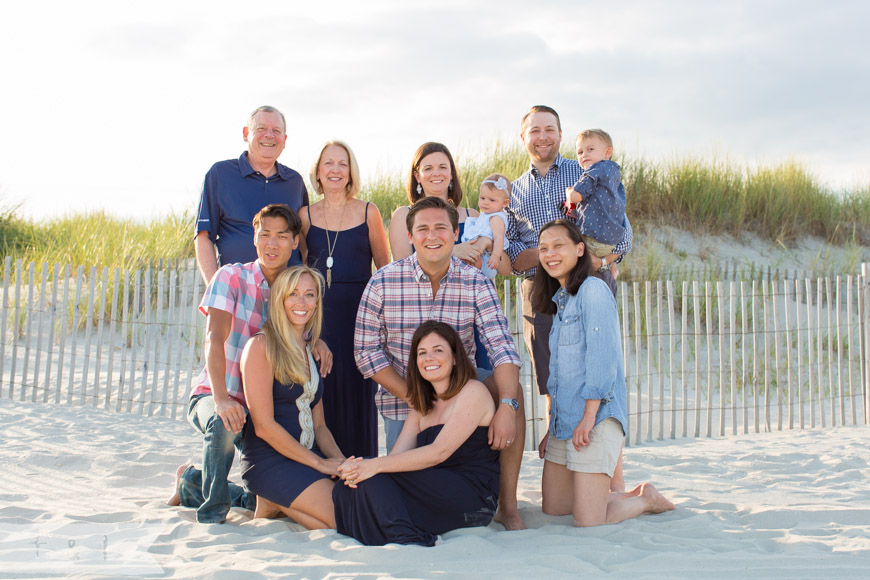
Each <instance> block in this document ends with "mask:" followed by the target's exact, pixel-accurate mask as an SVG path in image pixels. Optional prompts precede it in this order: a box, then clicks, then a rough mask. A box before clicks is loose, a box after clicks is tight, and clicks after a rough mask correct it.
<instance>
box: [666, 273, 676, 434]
mask: <svg viewBox="0 0 870 580" xmlns="http://www.w3.org/2000/svg"><path fill="white" fill-rule="evenodd" d="M666 288H667V291H668V388H669V389H670V391H671V439H676V438H677V388H676V382H675V381H674V283H673V282H672V281H670V280H668V281H667V283H666Z"/></svg>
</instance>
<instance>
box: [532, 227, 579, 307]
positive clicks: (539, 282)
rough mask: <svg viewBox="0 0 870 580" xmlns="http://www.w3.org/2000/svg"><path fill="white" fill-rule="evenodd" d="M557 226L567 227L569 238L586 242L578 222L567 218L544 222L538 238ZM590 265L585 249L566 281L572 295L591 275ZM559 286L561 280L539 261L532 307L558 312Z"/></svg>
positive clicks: (566, 286) (576, 241) (566, 287)
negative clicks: (555, 298) (554, 299)
mask: <svg viewBox="0 0 870 580" xmlns="http://www.w3.org/2000/svg"><path fill="white" fill-rule="evenodd" d="M555 227H562V228H565V230H566V231H567V232H568V238H569V239H570V240H571V241H572V242H573V243H575V244H579V243H580V242H584V240H583V235H582V234H581V233H580V228H578V227H577V224H575V223H574V222H573V221H570V220H565V219H558V220H553V221H551V222H548V223H546V224H544V227H542V228H541V231H540V232H538V238H539V239H540V237H541V234H543V233H544V232H545V231H547V230H549V229H550V228H555ZM584 244H585V242H584ZM590 267H591V260H590V258H589V252H588V251H584V252H583V255H582V256H580V257H579V258H577V264H576V265H575V266H574V269H573V270H571V273H570V274H568V280H567V281H566V283H565V289H566V290H567V291H568V294H570V295H572V296H574V295H575V294H577V290H579V289H580V285H581V284H582V283H583V282H585V281H586V278H587V277H588V276H589V269H590ZM559 286H560V284H559V281H558V280H556V279H555V278H553V277H552V276H550V275H549V274H548V273H547V271H546V270H544V267H543V266H542V265H541V264H540V263H539V264H538V270H537V272H535V280H534V287H533V289H532V308H534V309H535V312H540V313H542V314H556V303H555V302H553V295H554V294H556V290H558V289H559Z"/></svg>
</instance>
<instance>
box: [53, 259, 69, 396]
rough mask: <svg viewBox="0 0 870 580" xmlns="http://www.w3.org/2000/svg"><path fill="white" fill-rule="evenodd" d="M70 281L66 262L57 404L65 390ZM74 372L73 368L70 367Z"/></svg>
mask: <svg viewBox="0 0 870 580" xmlns="http://www.w3.org/2000/svg"><path fill="white" fill-rule="evenodd" d="M69 283H70V266H69V264H66V265H65V266H64V267H63V301H62V302H61V304H60V322H59V325H60V329H61V333H60V344H59V345H58V346H57V384H56V385H55V390H54V402H55V404H57V403H59V402H60V397H61V391H62V390H63V370H64V364H63V361H64V348H65V347H66V335H67V333H66V332H64V330H65V329H66V319H67V312H68V311H67V308H68V307H69ZM70 373H72V369H70Z"/></svg>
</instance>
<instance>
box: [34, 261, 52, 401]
mask: <svg viewBox="0 0 870 580" xmlns="http://www.w3.org/2000/svg"><path fill="white" fill-rule="evenodd" d="M47 285H48V264H45V263H43V264H42V283H41V284H40V288H39V321H38V322H37V324H36V364H35V365H34V368H33V383H32V384H33V391H32V393H31V397H30V400H31V401H33V402H36V394H37V393H36V392H37V391H38V390H39V366H40V364H41V363H42V332H43V328H44V324H45V309H46V304H47V302H46V300H45V292H46V286H47ZM43 396H44V395H43Z"/></svg>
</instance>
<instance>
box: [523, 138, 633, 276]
mask: <svg viewBox="0 0 870 580" xmlns="http://www.w3.org/2000/svg"><path fill="white" fill-rule="evenodd" d="M582 173H583V169H581V167H580V164H579V163H577V161H575V160H573V159H565V158H564V157H562V156H561V155H556V160H555V161H554V162H553V164H552V165H551V166H550V170H549V171H547V175H544V176H541V174H540V173H538V170H537V169H536V168H535V166H534V165H531V164H529V170H528V171H526V172H525V173H523V174H522V175H520V176H519V177H518V178H517V179H516V181H514V182H513V183H512V185H513V192H512V194H511V203H510V206H508V208H507V214H508V229H507V233H506V236H507V238H508V239H509V240H510V242H511V245H510V247H508V250H507V254H508V256H509V257H510V259H511V262H513V261H514V260H516V259H517V256H519V255H520V252H522V251H523V250H528V249H530V248H537V247H538V232H539V231H540V230H541V228H542V227H543V226H544V224H546V223H548V222H551V221H553V220H555V219H559V218H564V217H565V216H564V215H563V214H562V211H561V209H560V208H561V206H562V203H563V202H564V201H565V189H567V188H569V187H573V185H574V184H575V183H577V181H578V180H579V179H580V175H581V174H582ZM632 236H633V234H632V231H631V224H630V223H628V216H626V218H625V236H624V237H623V238H622V241H621V242H619V243H618V244H617V245H616V248H615V253H617V254H619V255H620V258H619V260H617V261H621V260H622V256H625V255H626V254H627V253H629V252H630V251H631V240H632ZM536 270H537V268H530V269H528V270H526V271H525V272H519V271H516V270H514V274H517V275H518V276H525V277H526V278H531V277H532V276H534V275H535V271H536Z"/></svg>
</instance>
